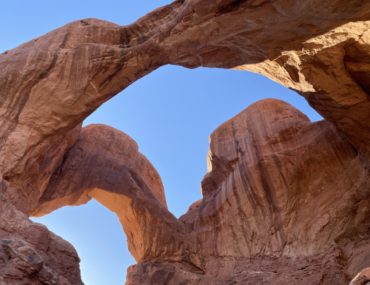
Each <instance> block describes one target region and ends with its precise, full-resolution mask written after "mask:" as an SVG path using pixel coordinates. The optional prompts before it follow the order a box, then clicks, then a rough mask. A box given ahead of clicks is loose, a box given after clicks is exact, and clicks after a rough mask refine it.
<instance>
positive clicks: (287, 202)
mask: <svg viewBox="0 0 370 285" xmlns="http://www.w3.org/2000/svg"><path fill="white" fill-rule="evenodd" d="M369 26H370V2H368V1H360V0H346V1H344V0H335V1H329V2H328V3H322V1H318V0H302V1H290V0H289V1H288V0H275V1H269V0H244V1H232V0H218V1H207V0H178V1H175V2H173V3H172V4H170V5H168V6H165V7H163V8H159V9H157V10H155V11H153V12H152V13H150V14H148V15H146V16H145V17H143V18H141V19H139V20H138V21H137V22H136V23H134V24H132V25H130V26H124V27H122V26H118V25H115V24H113V23H109V22H105V21H101V20H95V19H86V20H81V21H77V22H74V23H71V24H68V25H66V26H64V27H61V28H59V29H57V30H55V31H52V32H50V33H48V34H46V35H45V36H42V37H40V38H38V39H35V40H33V41H31V42H28V43H26V44H23V45H21V46H19V47H17V48H15V49H13V50H10V51H7V52H5V53H3V54H1V55H0V70H2V72H1V73H0V86H1V88H0V174H1V180H0V190H1V191H0V199H1V203H0V283H1V284H27V285H33V284H64V285H67V284H82V282H81V279H80V273H79V266H78V263H79V259H78V256H77V253H76V252H75V250H74V249H73V247H72V246H70V245H69V244H68V243H66V242H65V241H63V240H62V239H60V238H59V237H57V236H55V235H54V234H52V233H50V232H49V231H48V230H47V229H46V228H45V227H43V226H41V225H38V224H35V223H32V222H31V221H30V220H29V219H28V218H27V217H28V216H40V215H45V214H47V213H49V212H51V211H53V210H55V209H57V208H59V207H62V206H65V205H80V204H83V203H86V202H88V201H89V200H90V199H92V198H94V199H96V200H97V201H99V202H100V203H102V204H103V205H105V206H106V207H107V208H109V209H110V210H112V211H113V212H115V213H116V214H117V216H118V217H119V219H120V221H121V223H122V225H123V228H124V230H125V232H126V235H127V239H128V243H129V249H130V251H131V253H132V254H133V256H134V257H135V259H136V260H137V264H136V265H134V266H132V267H131V268H129V270H128V279H127V282H126V284H129V285H130V284H135V285H136V284H148V285H149V284H151V285H155V284H161V285H162V284H220V285H221V284H272V283H273V284H298V283H302V284H339V285H340V284H349V282H350V280H351V278H352V277H354V276H355V275H356V274H357V273H358V272H360V271H361V270H362V269H364V268H366V267H368V266H370V240H369V239H370V235H369V234H370V232H369V226H370V225H369V223H370V222H369V219H368V216H369V211H370V199H369V198H370V197H369V195H370V182H369V178H370V175H369V159H370V144H369V141H370V140H369V139H370V132H369V130H370V99H369V98H370V97H369V92H370V77H369V76H370V75H369V74H370V73H369V71H370V53H369V51H370V46H369V45H370V33H369ZM165 64H178V65H183V66H185V67H191V68H193V67H198V66H208V67H223V68H237V69H242V70H250V71H254V72H259V73H262V74H264V75H266V76H268V77H270V78H271V79H273V80H276V81H278V82H280V83H281V84H283V85H285V86H286V87H289V88H291V89H293V90H296V91H297V92H298V93H299V94H300V95H303V96H304V97H305V98H306V99H307V101H308V102H309V103H310V104H311V106H313V107H314V108H315V109H316V110H317V111H318V112H319V113H320V114H321V115H322V116H323V117H324V119H325V120H323V121H321V122H316V123H311V122H310V121H309V120H308V119H307V117H306V116H305V115H304V114H302V113H300V112H299V111H298V110H296V109H294V108H293V107H291V106H289V105H288V104H286V103H284V102H281V101H277V100H264V101H260V102H257V103H255V104H253V105H252V106H250V107H248V108H247V109H246V110H244V111H243V112H241V113H240V114H239V115H237V116H235V117H234V118H232V119H231V120H229V121H228V122H226V123H224V124H223V125H222V126H220V127H219V128H218V129H217V130H215V131H214V133H213V134H212V135H211V145H210V151H209V156H208V172H207V174H206V175H205V177H204V179H203V181H202V193H203V198H202V200H200V201H197V202H195V203H194V204H193V205H192V206H191V207H190V208H189V211H188V212H187V213H186V214H185V215H183V216H182V217H180V218H179V219H177V218H175V217H174V216H173V215H172V214H171V213H170V212H169V211H168V210H167V207H166V201H165V196H164V191H163V186H162V183H161V179H160V177H159V175H158V173H157V172H156V170H155V169H154V168H153V166H152V165H151V164H150V162H148V160H147V159H146V158H145V157H144V156H143V155H142V154H140V153H139V151H138V146H137V145H136V143H135V142H134V141H133V140H132V139H131V138H129V137H128V136H127V135H125V134H123V133H122V132H120V131H118V130H115V129H113V128H110V127H108V126H103V125H92V126H88V127H85V128H81V122H82V120H83V119H84V118H85V117H86V116H88V115H89V114H90V113H91V112H92V111H94V110H95V109H96V108H97V107H99V106H100V105H101V104H102V103H103V102H105V101H106V100H108V99H109V98H111V97H112V96H114V95H115V94H117V93H118V92H120V91H121V90H123V89H124V88H125V87H127V86H128V85H130V84H131V83H132V82H134V81H135V80H138V79H139V78H141V77H142V76H144V75H146V74H147V73H149V72H151V71H153V70H154V69H156V68H157V67H159V66H162V65H165ZM366 274H367V271H366V269H365V270H364V271H362V272H361V273H359V275H357V277H355V279H354V281H352V284H357V283H358V282H362V281H358V280H365V279H366V278H367V277H366V276H367V275H366ZM364 276H365V277H366V278H365V277H364ZM364 278H365V279H364ZM353 282H357V283H353ZM364 282H367V280H365V281H364Z"/></svg>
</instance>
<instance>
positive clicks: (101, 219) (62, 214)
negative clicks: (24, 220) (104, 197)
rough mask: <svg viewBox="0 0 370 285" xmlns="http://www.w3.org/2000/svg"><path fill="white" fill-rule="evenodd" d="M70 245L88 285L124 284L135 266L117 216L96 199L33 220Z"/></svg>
mask: <svg viewBox="0 0 370 285" xmlns="http://www.w3.org/2000/svg"><path fill="white" fill-rule="evenodd" d="M32 220H33V221H34V222H37V223H41V224H43V225H46V226H47V227H48V229H49V230H50V231H52V232H54V233H55V234H57V235H59V236H60V237H62V238H63V239H65V240H66V241H68V242H70V243H71V244H72V245H73V246H74V247H75V248H76V250H77V253H78V256H79V258H80V271H81V279H82V281H83V282H84V284H86V285H101V284H112V285H114V284H124V283H125V280H126V270H127V268H128V267H129V266H131V265H133V264H134V263H135V259H134V258H133V257H132V255H131V254H130V252H129V251H128V247H127V239H126V235H125V233H124V231H123V229H122V225H121V223H120V222H119V220H118V218H117V216H116V215H115V214H114V213H113V212H111V211H110V210H108V209H107V208H106V207H104V206H102V205H101V204H100V203H99V202H97V201H95V200H91V201H89V202H88V203H87V204H85V205H81V206H78V207H68V206H66V207H63V208H60V209H58V210H56V211H53V212H52V213H50V214H47V215H45V216H42V217H38V218H32Z"/></svg>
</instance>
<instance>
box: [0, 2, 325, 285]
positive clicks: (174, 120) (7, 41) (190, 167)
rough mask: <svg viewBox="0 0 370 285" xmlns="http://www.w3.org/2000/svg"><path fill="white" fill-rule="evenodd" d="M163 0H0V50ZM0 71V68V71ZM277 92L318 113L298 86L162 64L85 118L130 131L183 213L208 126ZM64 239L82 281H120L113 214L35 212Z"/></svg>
mask: <svg viewBox="0 0 370 285" xmlns="http://www.w3.org/2000/svg"><path fill="white" fill-rule="evenodd" d="M170 2H171V1H165V0H156V1H153V0H137V1H128V0H127V1H113V0H105V1H97V0H89V1H87V0H86V1H82V0H73V1H72V0H63V1H50V0H48V1H46V0H34V1H24V0H11V1H10V0H9V1H3V2H2V3H1V6H2V7H1V10H0V37H1V41H0V52H2V51H5V50H7V49H11V48H13V47H16V46H17V45H19V44H21V43H23V42H25V41H28V40H31V39H32V38H34V37H37V36H39V35H42V34H44V33H46V32H48V31H50V30H52V29H54V28H57V27H59V26H61V25H64V24H66V23H68V22H70V21H73V20H77V19H81V18H92V17H93V18H100V19H104V20H109V21H112V22H115V23H118V24H129V23H131V22H133V21H134V20H135V19H137V18H139V17H140V16H142V15H144V14H145V13H147V12H149V11H151V10H153V9H154V8H156V7H159V6H161V5H164V4H166V3H170ZM0 72H1V71H0ZM263 98H279V99H282V100H285V101H287V102H289V103H290V104H292V105H294V106H295V107H296V108H298V109H300V110H301V111H303V112H304V113H306V114H307V115H308V116H309V117H310V118H311V120H318V119H320V116H319V115H318V114H317V113H316V112H315V111H314V110H312V109H311V108H310V107H309V106H308V104H307V103H306V102H305V101H304V100H303V99H302V98H301V97H300V96H298V95H297V94H295V93H293V92H292V91H290V90H288V89H285V88H283V87H282V86H279V85H278V84H276V83H274V82H272V81H270V80H268V79H266V78H263V77H261V76H259V75H256V74H252V73H247V72H241V71H232V70H221V69H203V68H202V69H195V70H187V69H184V68H181V67H176V66H165V67H162V68H160V69H159V70H157V71H155V72H153V73H151V74H149V75H148V76H147V77H145V78H143V79H141V80H139V81H138V82H136V83H134V84H133V85H131V86H130V87H129V88H128V89H126V90H124V91H123V92H122V93H121V94H119V95H117V96H116V97H115V98H113V99H112V100H110V101H109V102H107V103H106V104H105V105H103V106H101V107H100V108H99V109H98V110H97V111H96V112H95V113H93V114H92V115H91V116H90V117H88V118H87V119H86V121H85V125H86V124H89V123H104V124H107V125H110V126H113V127H115V128H117V129H120V130H122V131H124V132H126V133H127V134H129V135H130V136H131V137H132V138H134V139H135V140H136V141H137V142H138V144H139V147H140V149H141V152H142V153H144V154H145V155H146V156H147V157H148V158H149V160H150V161H151V162H152V163H153V165H154V166H155V167H156V168H157V170H158V171H159V173H160V175H161V177H162V180H163V182H164V186H165V190H166V197H167V203H168V206H169V209H170V211H171V212H172V213H174V215H176V216H180V215H181V214H183V213H185V212H186V210H187V208H188V207H189V205H190V204H191V203H192V202H194V201H195V200H198V199H199V198H200V181H201V179H202V177H203V175H204V174H205V171H206V155H207V149H208V136H209V134H210V133H211V132H212V131H213V130H214V129H215V128H216V127H217V126H219V125H220V124H221V123H223V122H224V121H226V120H227V119H229V118H231V117H232V116H234V115H236V114H237V113H239V112H240V111H241V110H243V109H244V108H246V107H247V106H248V105H250V104H251V103H253V102H255V101H257V100H260V99H263ZM35 220H36V221H37V222H40V223H43V224H45V225H47V226H48V228H49V229H51V230H52V231H54V232H55V233H57V234H58V235H60V236H62V237H63V238H64V239H66V240H68V241H70V242H71V243H72V244H73V245H74V246H75V247H76V249H77V251H78V252H79V255H80V257H81V260H82V261H81V271H82V278H83V280H84V282H85V283H86V285H122V284H124V280H125V276H126V268H127V267H128V266H129V265H131V264H134V263H135V262H134V260H133V258H132V257H131V256H130V254H129V252H128V251H127V246H126V240H125V236H124V233H123V231H122V228H121V225H120V224H119V222H118V219H117V218H116V217H115V215H114V214H113V213H111V212H109V211H108V210H107V209H105V208H103V207H102V206H101V205H99V204H98V203H97V202H95V201H92V202H90V203H89V204H87V205H85V206H80V207H66V208H63V209H60V210H58V211H56V212H54V213H52V214H50V215H48V216H46V217H43V218H40V219H35Z"/></svg>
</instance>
